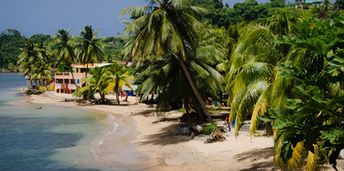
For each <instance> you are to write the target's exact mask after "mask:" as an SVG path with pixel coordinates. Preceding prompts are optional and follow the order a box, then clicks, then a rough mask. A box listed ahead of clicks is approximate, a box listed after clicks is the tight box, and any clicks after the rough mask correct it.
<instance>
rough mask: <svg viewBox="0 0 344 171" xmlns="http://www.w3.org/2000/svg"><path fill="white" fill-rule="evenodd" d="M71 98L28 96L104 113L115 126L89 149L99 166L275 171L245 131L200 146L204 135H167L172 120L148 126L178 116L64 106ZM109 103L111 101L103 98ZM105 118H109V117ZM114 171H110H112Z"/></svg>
mask: <svg viewBox="0 0 344 171" xmlns="http://www.w3.org/2000/svg"><path fill="white" fill-rule="evenodd" d="M65 98H72V97H71V95H64V94H56V93H54V92H48V93H45V94H43V95H33V96H31V100H30V101H31V102H32V103H38V104H54V105H58V106H79V107H81V108H84V109H87V110H97V111H102V112H105V113H108V114H110V116H114V117H115V118H116V122H118V123H119V125H118V127H117V130H116V131H115V132H114V134H109V135H108V136H107V137H104V139H103V140H102V141H101V142H100V143H99V144H98V145H97V147H95V157H96V159H97V160H99V161H100V162H102V163H104V164H109V165H110V164H111V163H116V164H117V165H120V166H123V168H128V169H132V170H179V171H180V170H217V171H218V170H229V171H231V170H233V171H236V170H247V171H249V170H278V169H276V168H274V166H273V163H272V159H273V139H272V138H271V137H254V138H253V139H251V138H250V136H249V134H248V133H247V132H240V135H239V137H237V138H236V137H235V136H234V135H233V133H232V132H231V133H227V134H225V136H226V140H225V141H224V142H217V143H212V144H204V143H203V142H204V140H205V139H206V138H207V137H206V136H196V137H195V138H194V139H192V140H191V138H190V137H186V136H176V135H173V134H172V133H171V130H172V129H173V128H174V127H175V126H176V125H177V124H179V122H178V121H167V122H158V123H154V124H153V123H152V122H154V121H156V120H158V119H159V118H161V117H170V118H171V117H176V116H180V113H178V112H169V113H165V114H163V115H164V116H161V115H159V116H156V114H155V113H154V108H153V107H152V106H151V107H150V106H148V105H145V104H141V103H138V100H137V99H136V98H135V97H130V98H129V102H128V104H123V105H120V106H117V105H111V106H109V105H82V106H81V105H78V104H77V103H74V102H65V100H64V99H65ZM109 98H112V97H111V96H109ZM109 118H111V117H109ZM114 170H116V168H114Z"/></svg>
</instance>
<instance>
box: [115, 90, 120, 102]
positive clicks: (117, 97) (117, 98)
mask: <svg viewBox="0 0 344 171" xmlns="http://www.w3.org/2000/svg"><path fill="white" fill-rule="evenodd" d="M116 100H117V104H121V103H120V101H119V90H118V89H116Z"/></svg>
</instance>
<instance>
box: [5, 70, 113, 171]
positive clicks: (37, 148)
mask: <svg viewBox="0 0 344 171" xmlns="http://www.w3.org/2000/svg"><path fill="white" fill-rule="evenodd" d="M25 84H26V82H25V79H24V77H23V76H21V75H19V74H15V73H0V171H31V170H32V171H40V170H49V171H50V170H52V171H54V170H59V171H62V170H63V171H64V170H66V171H67V170H68V171H69V170H71V171H79V170H108V169H106V168H104V167H103V166H102V165H101V164H99V163H98V162H97V161H95V160H94V157H93V155H92V145H94V144H95V143H97V142H96V141H97V137H98V136H102V135H103V134H105V132H104V130H106V129H107V128H106V126H105V125H104V124H103V123H102V122H103V119H101V118H99V117H96V116H95V115H94V114H91V113H89V112H86V111H83V110H81V109H80V110H79V109H75V108H68V107H58V106H54V105H38V104H31V103H28V102H27V100H25V99H26V98H28V97H26V96H23V95H19V94H17V93H16V90H17V89H18V88H20V87H25ZM41 106H42V109H36V108H38V107H41Z"/></svg>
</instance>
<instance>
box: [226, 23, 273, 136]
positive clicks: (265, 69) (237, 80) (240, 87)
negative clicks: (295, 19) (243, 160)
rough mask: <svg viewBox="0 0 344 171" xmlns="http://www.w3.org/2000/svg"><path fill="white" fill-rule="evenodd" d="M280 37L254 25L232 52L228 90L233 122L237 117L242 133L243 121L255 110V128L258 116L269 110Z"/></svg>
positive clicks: (242, 35)
mask: <svg viewBox="0 0 344 171" xmlns="http://www.w3.org/2000/svg"><path fill="white" fill-rule="evenodd" d="M275 49H276V38H275V36H274V34H272V33H271V31H270V30H269V29H268V28H266V27H264V26H259V25H258V26H250V27H248V28H246V30H243V31H242V32H241V35H240V39H239V42H238V44H237V46H236V48H235V50H234V52H233V53H232V56H231V60H230V69H229V73H228V75H227V87H226V88H227V92H228V93H229V99H228V101H229V103H230V106H231V112H230V117H229V118H230V121H231V120H232V119H235V133H236V135H237V134H238V131H239V129H240V127H241V126H242V124H243V120H244V119H245V118H246V117H247V116H248V115H249V114H250V113H251V112H252V109H253V108H254V109H253V114H252V119H251V131H252V132H254V130H255V125H256V121H257V116H259V115H260V114H263V113H265V111H266V109H267V102H268V97H267V95H269V93H268V91H269V87H270V85H271V80H272V78H273V77H274V72H273V70H274V67H275V65H276V63H277V61H278V60H279V59H276V56H277V55H276V54H277V53H276V51H275Z"/></svg>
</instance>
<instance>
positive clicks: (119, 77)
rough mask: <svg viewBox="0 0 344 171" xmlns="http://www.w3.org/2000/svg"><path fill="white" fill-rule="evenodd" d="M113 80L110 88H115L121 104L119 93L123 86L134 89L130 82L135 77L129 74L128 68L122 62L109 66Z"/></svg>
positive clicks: (117, 98) (118, 102)
mask: <svg viewBox="0 0 344 171" xmlns="http://www.w3.org/2000/svg"><path fill="white" fill-rule="evenodd" d="M108 71H109V73H110V77H111V79H112V82H111V83H110V84H109V87H108V90H109V91H110V90H113V91H114V92H115V93H116V100H117V104H120V101H119V94H120V90H122V89H123V86H126V87H128V88H130V89H132V87H131V84H130V82H131V81H133V80H134V77H133V76H131V75H130V74H129V71H128V69H127V68H126V67H125V66H123V65H121V64H117V63H115V64H113V65H111V66H110V67H109V68H108Z"/></svg>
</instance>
